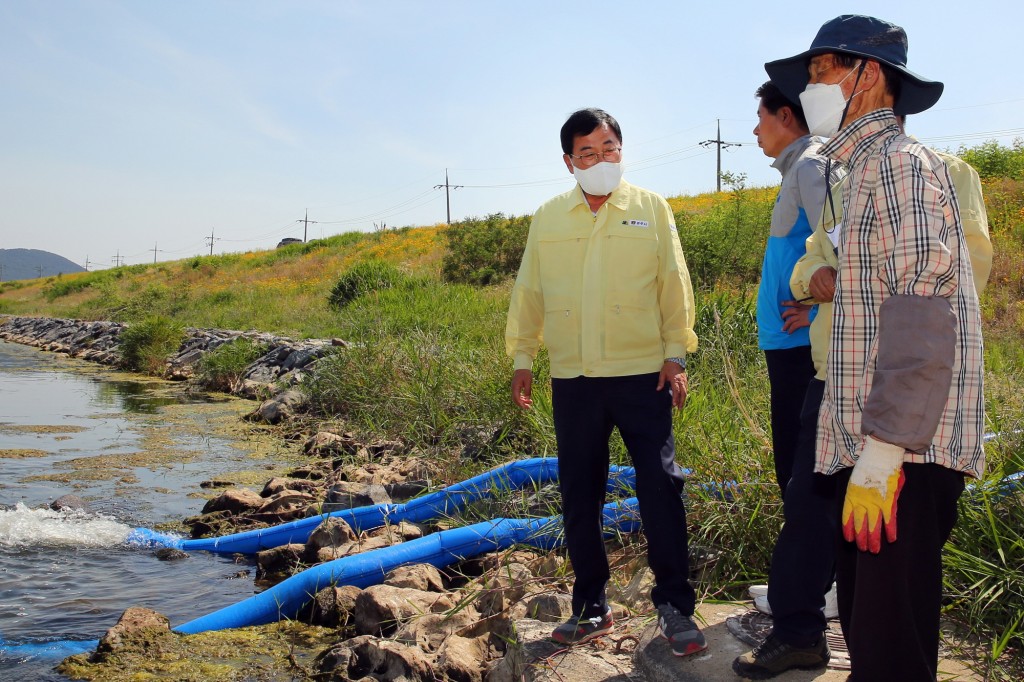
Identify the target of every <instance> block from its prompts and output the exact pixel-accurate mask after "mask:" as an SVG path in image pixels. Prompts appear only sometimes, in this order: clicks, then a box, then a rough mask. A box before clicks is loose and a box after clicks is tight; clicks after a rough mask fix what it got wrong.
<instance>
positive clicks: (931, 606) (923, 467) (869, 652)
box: [836, 464, 964, 682]
mask: <svg viewBox="0 0 1024 682" xmlns="http://www.w3.org/2000/svg"><path fill="white" fill-rule="evenodd" d="M851 471H852V470H851V469H846V470H844V471H842V472H840V473H838V474H836V477H837V478H838V480H837V484H838V488H837V491H838V493H839V495H838V499H837V503H838V506H837V508H838V509H840V510H841V509H842V503H843V497H844V496H845V495H846V486H847V485H848V484H849V481H850V474H851ZM903 473H904V476H905V477H906V479H905V482H904V484H903V490H902V492H901V493H900V497H899V500H898V502H897V507H896V509H897V529H896V530H897V533H898V536H897V539H896V542H894V543H892V544H889V543H888V542H887V541H886V540H885V539H884V534H883V539H882V550H881V551H880V552H879V553H878V554H871V553H870V552H861V551H860V550H858V549H857V545H856V544H854V543H852V542H846V541H845V540H842V539H841V538H840V542H839V551H838V555H837V562H836V581H837V583H838V586H839V595H838V596H839V619H840V621H841V623H842V626H843V635H844V636H845V637H846V644H847V646H848V648H849V649H850V663H851V665H852V675H851V676H850V679H851V680H854V681H855V682H935V674H936V671H937V669H938V665H939V610H940V608H941V604H942V546H943V545H944V544H945V542H946V540H947V538H949V533H950V532H951V531H952V530H953V525H954V524H955V523H956V516H957V500H958V499H959V498H960V494H961V493H962V492H963V490H964V475H963V474H961V473H960V472H957V471H953V470H952V469H946V468H945V467H941V466H939V465H937V464H904V465H903Z"/></svg>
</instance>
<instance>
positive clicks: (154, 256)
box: [86, 242, 163, 270]
mask: <svg viewBox="0 0 1024 682" xmlns="http://www.w3.org/2000/svg"><path fill="white" fill-rule="evenodd" d="M156 247H157V242H153V248H152V249H150V251H152V252H153V265H156V252H157V251H160V252H161V253H163V251H161V250H160V249H158V248H156ZM86 269H87V270H88V268H86Z"/></svg>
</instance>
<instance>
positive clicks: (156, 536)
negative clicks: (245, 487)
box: [125, 457, 636, 554]
mask: <svg viewBox="0 0 1024 682" xmlns="http://www.w3.org/2000/svg"><path fill="white" fill-rule="evenodd" d="M557 480H558V460H557V459H555V458H554V457H535V458H533V459H524V460H519V461H516V462H509V463H508V464H503V465H501V466H499V467H496V468H494V469H491V470H490V471H487V472H484V473H482V474H480V475H478V476H474V477H473V478H470V479H467V480H465V481H462V482H461V483H456V484H455V485H451V486H448V487H447V488H442V489H441V490H438V491H436V492H433V493H430V494H428V495H424V496H422V497H418V498H416V499H415V500H411V501H409V502H405V503H402V504H380V505H370V506H367V507H356V508H354V509H343V510H340V511H335V512H330V513H328V514H320V515H318V516H311V517H309V518H305V519H299V520H298V521H289V522H287V523H282V524H280V525H277V526H273V527H271V528H258V529H255V530H249V531H245V532H242V533H234V534H232V535H225V536H222V537H218V538H199V539H196V540H186V539H183V538H180V537H178V536H176V535H170V534H168V533H159V532H157V531H154V530H150V529H148V528H136V529H135V530H133V531H132V532H131V533H130V534H129V535H128V538H127V539H126V540H125V542H127V543H129V544H134V545H141V546H145V547H173V548H176V549H181V550H185V551H205V552H215V553H219V554H255V553H256V552H259V551H260V550H264V549H270V548H272V547H279V546H281V545H287V544H291V543H296V544H305V543H306V541H307V540H309V536H310V534H311V533H312V532H313V531H314V530H315V529H316V528H317V526H319V525H320V524H321V523H323V521H324V519H326V518H330V517H333V518H340V519H342V520H344V521H345V522H346V523H347V524H348V525H349V526H351V527H352V530H354V531H355V532H356V533H359V532H362V531H364V530H368V529H370V528H377V527H380V526H383V525H384V524H386V523H391V524H395V523H398V522H400V521H409V522H412V523H418V522H423V521H429V520H431V519H436V518H441V517H444V516H454V515H455V514H457V513H458V512H459V511H461V510H462V509H463V508H465V506H466V505H468V504H470V503H472V502H476V501H477V500H480V499H481V498H484V497H487V496H490V495H491V494H493V493H494V491H497V490H500V491H506V490H521V489H523V488H527V487H536V486H539V485H543V484H545V483H550V482H553V481H557ZM635 489H636V473H635V471H634V470H633V467H620V466H614V465H613V466H612V467H611V468H610V469H609V475H608V491H609V492H613V493H619V494H621V493H623V492H632V491H634V490H635Z"/></svg>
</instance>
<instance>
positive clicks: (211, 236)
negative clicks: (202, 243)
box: [203, 227, 220, 256]
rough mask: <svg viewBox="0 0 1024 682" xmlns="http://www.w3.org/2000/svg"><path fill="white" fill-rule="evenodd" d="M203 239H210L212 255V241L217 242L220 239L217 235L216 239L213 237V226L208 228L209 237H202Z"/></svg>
mask: <svg viewBox="0 0 1024 682" xmlns="http://www.w3.org/2000/svg"><path fill="white" fill-rule="evenodd" d="M203 239H204V240H205V239H209V240H210V255H211V256H212V255H213V243H214V242H219V241H220V237H217V238H216V239H214V238H213V228H212V227H211V228H210V236H209V237H203Z"/></svg>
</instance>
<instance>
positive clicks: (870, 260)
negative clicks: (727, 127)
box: [817, 109, 984, 477]
mask: <svg viewBox="0 0 1024 682" xmlns="http://www.w3.org/2000/svg"><path fill="white" fill-rule="evenodd" d="M821 153H822V154H823V155H826V156H830V157H831V158H833V159H835V160H836V161H839V162H840V163H843V164H844V165H845V166H846V167H847V169H848V170H849V179H848V182H847V185H846V189H845V191H844V194H843V215H844V220H843V223H842V235H841V241H840V254H839V274H838V281H837V285H836V297H835V306H834V310H833V326H832V337H831V347H830V352H829V359H828V370H827V381H826V388H825V398H824V401H823V403H822V406H821V411H820V415H819V422H818V442H817V455H818V462H817V469H818V471H821V472H824V473H834V472H835V471H837V470H838V469H841V468H843V467H849V466H853V464H854V463H855V461H856V457H857V455H858V453H859V446H860V444H861V442H862V440H863V436H862V423H861V419H862V413H863V408H864V403H865V400H866V398H867V396H868V395H869V393H870V391H871V389H872V377H873V373H874V369H875V361H876V353H877V346H878V337H877V335H878V319H879V307H880V306H881V304H882V303H883V302H884V301H885V300H886V299H887V298H889V297H890V296H896V295H910V296H942V297H945V298H948V299H949V301H950V305H951V307H952V310H953V313H954V314H955V315H956V321H957V323H956V329H957V340H956V354H955V359H954V364H953V380H952V383H951V385H950V388H949V395H948V398H947V400H946V405H945V409H944V410H943V412H942V415H941V417H940V419H939V423H938V429H937V430H936V432H935V435H934V437H933V438H932V443H931V446H930V447H929V448H927V450H925V451H924V452H908V453H907V455H906V461H908V462H923V463H928V462H931V463H936V464H939V465H941V466H944V467H947V468H951V469H955V470H957V471H962V472H964V473H967V474H970V475H972V476H976V477H977V476H980V475H981V472H982V469H983V468H984V451H983V448H982V435H983V431H984V400H983V386H982V379H983V366H982V338H981V317H980V312H979V308H978V297H977V293H976V292H975V288H974V280H973V276H972V273H971V267H970V259H969V257H968V252H967V247H966V243H965V241H964V235H963V229H962V227H961V224H960V215H959V209H958V207H957V203H956V194H955V191H954V189H953V183H952V180H951V179H950V176H949V173H948V171H947V169H946V166H945V164H944V163H943V162H942V160H941V159H940V158H939V157H938V156H936V155H935V154H934V153H933V152H932V151H931V150H929V149H927V148H926V147H924V146H922V145H920V144H919V143H917V142H915V141H914V140H912V139H910V138H908V137H906V136H905V135H903V134H901V133H900V132H899V128H898V127H897V124H896V119H895V117H894V115H893V112H892V110H891V109H880V110H877V111H875V112H872V113H870V114H867V115H865V116H863V117H861V118H860V119H858V120H857V121H855V122H854V123H853V124H851V125H850V126H849V127H847V128H844V129H843V130H842V131H840V133H839V134H838V135H837V136H836V137H835V138H833V139H832V140H831V141H830V142H829V143H828V144H827V145H826V146H825V147H823V148H822V149H821ZM901 341H902V340H901ZM905 342H906V343H908V344H911V343H914V339H913V337H912V335H911V336H909V337H908V338H907V339H906V341H905Z"/></svg>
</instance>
